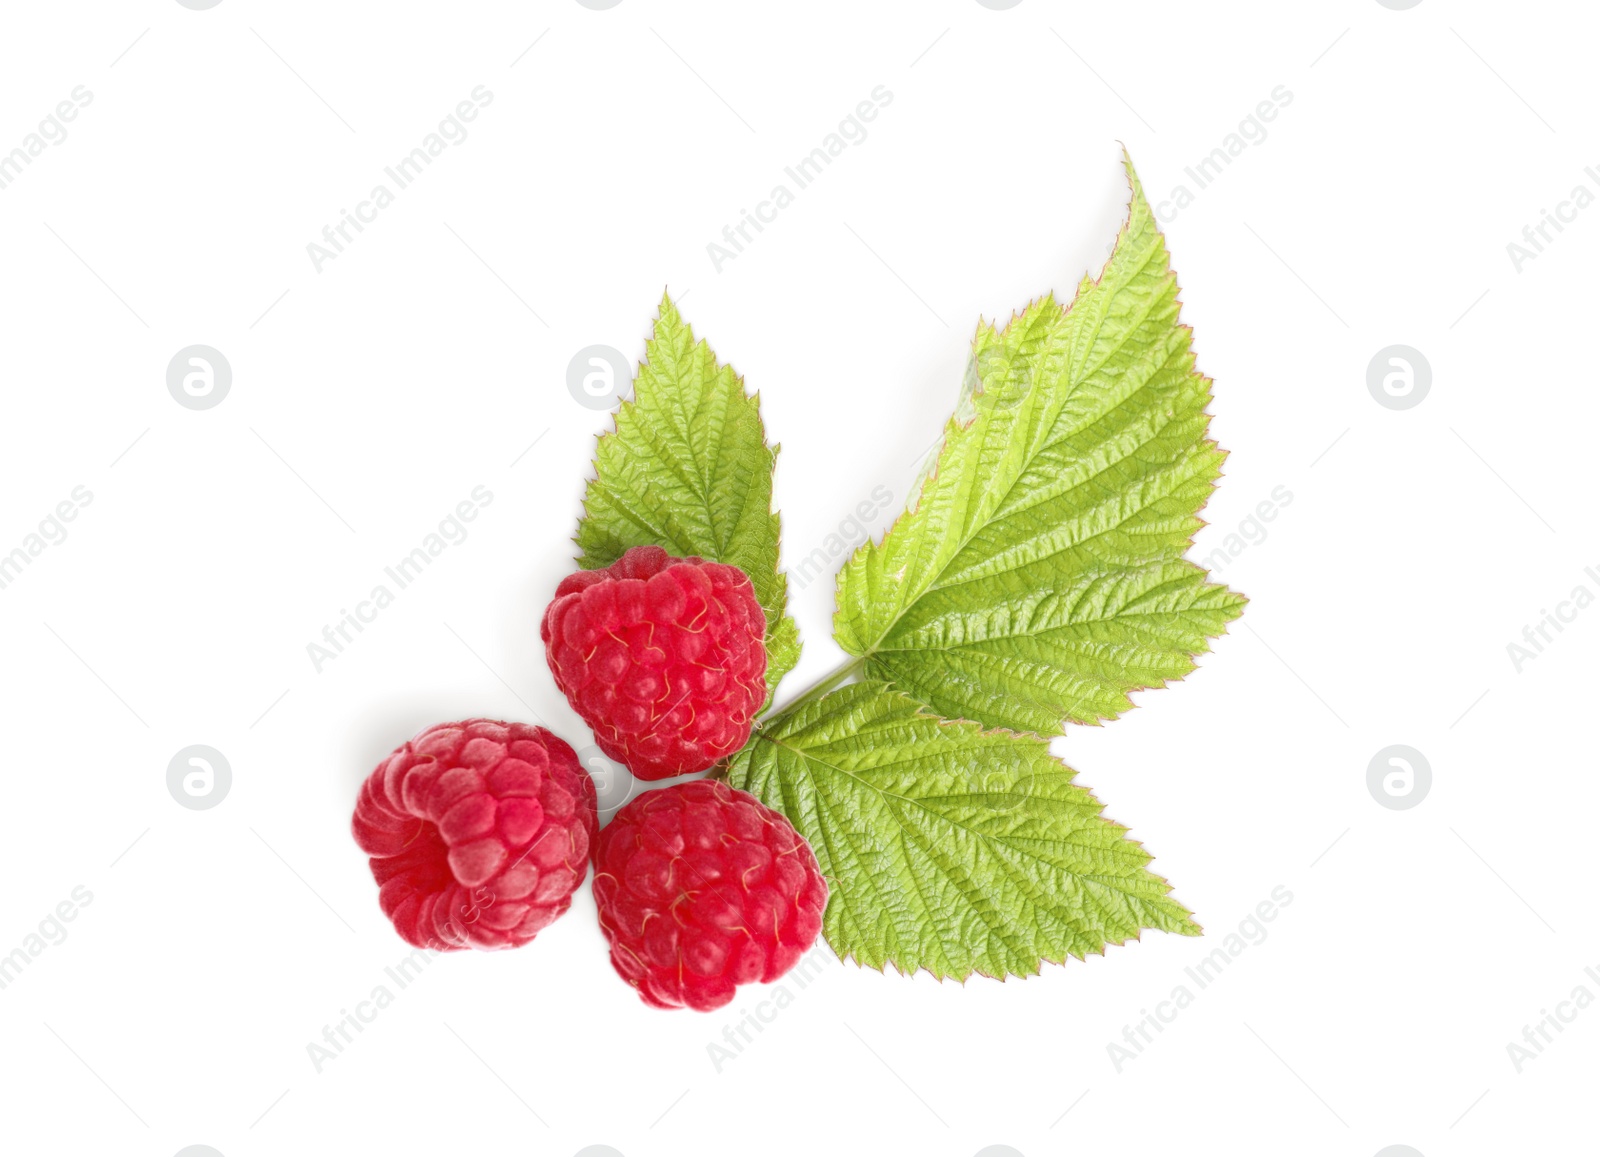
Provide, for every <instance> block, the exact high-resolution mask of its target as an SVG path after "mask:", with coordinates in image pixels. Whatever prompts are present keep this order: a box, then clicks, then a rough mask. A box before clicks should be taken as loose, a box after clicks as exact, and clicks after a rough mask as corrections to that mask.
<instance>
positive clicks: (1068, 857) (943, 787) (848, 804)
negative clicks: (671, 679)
mask: <svg viewBox="0 0 1600 1157" xmlns="http://www.w3.org/2000/svg"><path fill="white" fill-rule="evenodd" d="M1075 774H1076V773H1075V772H1073V770H1072V769H1071V768H1069V767H1067V766H1065V765H1064V764H1062V763H1061V762H1059V761H1058V760H1057V759H1055V758H1054V757H1053V756H1052V755H1051V754H1050V751H1049V746H1048V744H1047V743H1046V741H1045V740H1042V739H1039V738H1038V737H1036V736H1027V735H1017V734H1014V733H1011V732H1007V731H985V730H983V729H982V728H980V727H979V726H978V725H977V724H973V723H951V722H947V721H945V720H942V719H938V718H935V717H934V716H932V715H929V714H927V713H926V712H925V711H924V710H922V708H921V707H920V706H919V705H918V704H917V703H915V702H914V701H913V700H911V699H910V698H908V697H907V696H905V695H903V694H900V693H899V692H896V691H893V690H891V689H889V688H888V687H886V686H884V685H883V684H881V683H857V684H854V685H852V686H848V687H845V688H843V689H841V690H838V691H834V692H832V693H831V694H829V695H826V696H824V697H823V698H821V699H818V700H816V701H814V702H811V703H807V704H804V705H802V706H801V707H800V708H799V709H798V710H796V711H795V712H793V713H792V714H791V715H789V716H788V717H786V718H785V719H783V720H781V721H779V722H776V723H775V724H773V725H772V726H771V728H770V729H769V730H764V731H761V732H759V733H758V734H757V736H756V739H755V741H754V742H753V743H752V744H751V745H750V746H749V747H747V748H746V749H745V750H744V751H742V752H740V753H739V755H737V756H735V757H734V760H733V763H732V765H731V766H730V768H729V776H728V782H729V783H730V784H731V785H732V786H733V787H736V788H740V789H742V790H745V791H748V792H751V793H753V794H755V795H756V796H758V797H760V799H761V800H762V801H763V802H764V803H766V804H767V805H768V806H769V807H773V808H776V809H777V810H779V811H782V812H783V813H784V814H785V815H787V816H788V817H789V819H790V820H791V821H793V823H794V825H795V827H797V828H798V829H799V831H800V833H801V835H803V836H805V838H806V840H807V841H808V842H809V843H810V844H811V847H812V849H813V850H814V851H815V852H816V854H817V859H818V861H819V862H820V863H821V866H822V871H823V874H824V875H825V876H827V877H828V883H829V888H830V894H829V898H828V909H827V913H826V915H825V917H824V924H823V931H824V934H825V935H826V936H827V938H828V943H829V944H831V945H832V946H833V948H834V951H836V952H837V953H838V954H839V955H840V956H841V957H853V958H854V959H855V960H857V961H858V962H860V963H861V964H865V965H868V966H870V967H873V968H880V969H881V968H884V967H886V966H888V965H893V966H894V967H895V968H897V969H899V970H900V971H901V972H905V973H911V972H915V971H917V970H918V969H921V968H925V969H927V970H928V971H929V972H931V973H933V975H934V976H937V977H939V978H941V979H943V978H944V977H947V976H948V977H956V978H959V979H964V978H966V977H968V976H970V975H972V974H973V973H979V974H981V975H984V976H1007V975H1014V976H1030V975H1033V974H1035V973H1037V972H1038V971H1039V965H1040V963H1041V962H1042V961H1047V960H1048V961H1051V962H1053V963H1062V962H1064V961H1065V960H1066V958H1067V957H1068V956H1073V957H1077V958H1079V959H1082V958H1083V957H1084V956H1085V955H1087V954H1089V953H1097V952H1103V951H1104V949H1105V946H1106V945H1107V944H1122V943H1124V942H1125V941H1127V940H1130V939H1133V940H1136V939H1138V937H1139V932H1140V930H1141V929H1144V928H1155V929H1160V930H1162V931H1166V932H1178V933H1182V934H1185V935H1199V932H1200V929H1199V926H1198V925H1196V924H1195V923H1194V921H1193V920H1192V918H1191V917H1190V915H1189V913H1188V911H1187V910H1186V909H1185V908H1184V907H1183V906H1182V905H1181V904H1179V903H1178V902H1177V901H1175V900H1173V899H1172V898H1171V897H1170V896H1169V895H1168V894H1167V893H1168V891H1169V890H1170V889H1169V887H1168V885H1167V882H1166V881H1165V880H1163V879H1161V877H1159V876H1156V875H1154V874H1153V873H1151V872H1150V871H1148V870H1147V869H1146V867H1145V865H1146V864H1148V863H1149V861H1150V857H1149V855H1147V854H1146V853H1145V851H1144V849H1143V848H1141V847H1140V845H1139V844H1138V843H1136V842H1134V841H1133V840H1130V839H1128V838H1127V835H1126V834H1125V833H1126V829H1125V828H1123V827H1121V826H1120V825H1118V824H1115V823H1112V822H1111V821H1110V820H1107V819H1105V818H1104V817H1103V816H1101V814H1100V808H1101V805H1100V804H1099V802H1098V801H1096V800H1095V798H1094V796H1093V795H1091V794H1090V793H1089V792H1088V791H1087V790H1086V789H1084V788H1082V787H1079V786H1077V785H1076V784H1074V783H1073V782H1072V780H1073V776H1074V775H1075Z"/></svg>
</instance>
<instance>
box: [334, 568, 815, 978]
mask: <svg viewBox="0 0 1600 1157" xmlns="http://www.w3.org/2000/svg"><path fill="white" fill-rule="evenodd" d="M540 633H541V634H542V636H543V638H544V643H545V648H546V652H545V653H546V658H547V659H548V661H549V664H550V670H551V672H552V673H553V674H554V675H555V679H556V684H557V686H559V687H560V688H561V691H562V693H563V694H565V695H566V697H567V700H568V702H570V703H571V704H572V706H573V708H574V709H575V710H576V711H577V712H578V714H579V715H581V716H582V717H583V719H584V721H585V722H586V723H588V724H589V726H590V728H591V729H592V730H593V732H594V737H595V743H596V744H597V745H598V746H599V747H600V749H601V750H602V751H604V752H605V753H606V754H607V755H608V756H610V757H611V758H612V759H615V760H618V761H619V762H621V763H623V764H625V765H626V766H627V767H628V768H629V770H630V771H632V772H633V774H634V775H635V776H637V777H639V778H640V779H645V780H656V779H663V778H666V777H668V776H673V775H681V774H685V773H687V772H695V771H703V770H705V769H706V768H708V767H710V766H712V765H713V764H714V763H716V762H717V761H718V760H720V759H722V758H724V757H726V756H729V755H732V754H733V753H735V752H737V751H738V750H739V749H740V748H742V747H743V746H744V745H745V743H746V742H747V741H748V740H749V738H750V732H751V728H752V726H753V722H754V718H755V714H756V712H757V711H758V710H759V709H760V707H761V704H762V703H763V701H764V700H765V698H766V670H767V655H766V648H765V645H764V642H763V640H764V638H765V634H766V619H765V616H764V615H763V614H762V610H761V604H760V603H759V602H758V601H757V600H756V596H755V590H754V588H753V586H752V585H751V583H750V579H749V578H748V577H747V576H746V575H745V574H744V572H742V571H740V570H739V569H738V568H737V567H732V566H727V565H724V564H720V563H713V562H706V561H705V560H704V559H699V558H672V557H670V556H668V554H667V553H666V551H664V550H662V549H661V548H660V547H634V548H633V549H632V550H629V551H628V552H627V553H625V554H624V555H623V556H622V557H621V558H620V559H619V560H618V561H617V562H615V563H613V564H612V565H611V566H609V567H606V568H605V569H603V570H591V571H580V572H578V573H577V574H573V575H569V576H568V577H567V578H565V579H563V580H562V582H561V584H560V586H559V587H557V589H556V594H555V598H554V600H553V601H552V602H551V603H550V606H549V608H548V609H547V610H546V612H545V616H544V620H543V623H542V626H541V632H540ZM351 828H352V831H353V832H354V834H355V839H356V843H357V844H358V845H359V846H360V847H361V850H362V851H364V852H366V853H367V855H368V856H369V857H370V863H371V867H372V876H373V879H375V880H376V881H377V883H378V905H379V907H380V908H381V909H382V910H383V913H384V915H385V916H387V917H388V918H389V919H390V921H391V922H392V923H393V924H394V928H395V931H396V932H398V933H399V934H400V936H401V938H403V939H404V940H405V941H407V942H408V943H410V944H414V945H416V946H417V947H419V948H432V949H436V950H440V951H453V950H457V949H463V948H480V949H494V948H516V947H520V946H521V945H524V944H526V943H528V942H529V941H530V940H532V939H533V938H534V937H535V936H536V935H537V934H538V933H539V932H540V931H541V930H542V929H544V928H546V927H548V926H549V924H550V923H551V922H552V921H554V920H555V919H556V918H557V917H558V916H560V915H561V914H562V913H563V912H565V911H566V910H567V909H568V908H569V907H570V906H571V904H572V895H573V893H574V892H575V891H576V890H577V888H578V886H579V885H580V884H581V883H582V882H583V879H584V876H585V875H586V874H587V871H588V866H589V858H590V856H591V855H593V856H594V858H595V879H594V896H595V903H596V905H597V907H598V909H599V915H600V927H601V929H602V930H603V931H604V933H605V936H606V939H607V941H608V942H609V943H610V946H611V962H612V965H613V966H614V967H615V968H616V970H617V972H618V973H619V974H620V975H621V976H622V978H623V979H624V980H625V981H627V982H628V983H629V984H630V985H632V986H633V987H634V989H635V990H637V992H638V993H639V995H640V997H641V998H642V999H643V1000H644V1001H645V1003H646V1004H649V1005H653V1006H655V1007H657V1008H694V1009H700V1010H708V1009H713V1008H720V1007H721V1006H722V1005H725V1004H727V1003H728V1002H729V1001H730V1000H732V999H733V994H734V990H735V988H736V987H737V986H738V985H741V984H750V983H754V982H757V981H763V982H765V981H772V980H776V979H777V978H778V977H779V976H782V975H783V974H784V973H785V972H787V971H788V970H789V969H790V968H792V967H793V966H794V964H795V963H796V962H797V961H798V960H799V959H800V956H801V955H802V954H803V953H804V952H805V951H806V950H807V949H808V948H810V947H811V945H812V944H813V943H815V941H816V938H817V935H818V933H819V931H820V930H821V928H822V911H823V908H824V907H825V905H826V904H827V900H828V887H827V884H826V882H825V881H824V880H823V877H822V873H821V871H820V870H819V869H818V867H817V858H816V856H815V855H813V854H812V851H811V848H810V846H809V845H807V844H806V842H805V840H803V839H802V838H801V837H800V835H799V833H798V832H796V831H795V829H794V827H793V825H792V824H790V823H789V821H788V820H787V819H785V818H784V817H783V816H782V815H781V814H780V813H778V812H775V811H773V810H772V809H771V808H768V807H766V806H765V805H763V804H762V803H761V802H760V801H759V800H757V799H756V798H755V797H754V796H752V795H749V794H747V793H745V792H742V791H735V790H733V789H732V788H730V787H728V786H727V785H726V784H723V783H720V782H716V781H713V780H696V781H694V782H690V783H683V784H678V785H676V786H671V787H664V788H660V789H657V790H654V791H647V792H645V793H644V794H643V795H642V796H640V797H639V798H638V799H636V800H634V801H633V802H632V803H630V804H628V805H627V806H626V807H624V808H623V809H622V810H621V811H619V812H618V813H617V815H616V817H615V818H614V819H613V820H612V822H611V824H610V825H609V826H608V827H607V828H606V829H605V830H604V831H603V832H601V831H599V830H598V829H599V823H598V811H597V807H596V793H595V785H594V782H593V780H591V779H590V778H589V776H588V774H587V773H586V772H585V771H584V769H583V767H582V765H581V764H580V763H579V762H578V757H577V756H576V755H575V754H574V753H573V750H572V748H571V747H569V746H568V745H567V744H566V743H564V742H563V741H562V740H560V739H558V738H557V737H556V736H554V735H552V734H551V733H550V732H549V731H546V730H545V729H544V728H542V727H533V726H529V725H527V724H523V723H502V722H497V721H495V720H491V719H468V720H464V721H462V722H459V723H441V724H438V725H436V726H433V727H430V728H428V729H427V730H425V731H423V732H422V733H421V734H419V735H418V736H416V738H414V739H413V740H411V741H410V742H408V743H403V744H401V745H400V747H398V748H396V749H395V751H394V753H393V754H392V755H390V756H389V757H388V758H387V759H385V760H384V761H383V762H382V763H380V764H379V765H378V767H377V769H376V770H374V771H373V772H372V774H371V775H369V776H368V777H367V779H366V782H365V783H363V784H362V786H361V792H360V795H359V797H358V798H357V801H356V809H355V815H354V817H353V818H352V820H351Z"/></svg>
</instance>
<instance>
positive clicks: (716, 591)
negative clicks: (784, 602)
mask: <svg viewBox="0 0 1600 1157" xmlns="http://www.w3.org/2000/svg"><path fill="white" fill-rule="evenodd" d="M766 631H767V621H766V616H765V615H764V614H763V613H762V611H761V604H760V603H759V602H757V601H756V593H755V588H754V587H753V586H751V584H750V580H749V578H747V577H746V576H745V574H744V572H743V571H741V570H740V569H739V568H738V567H733V566H726V565H724V564H721V563H714V562H706V561H705V560H703V559H699V558H682V559H680V558H671V557H669V556H668V555H667V552H666V551H664V550H662V549H661V548H660V547H659V546H636V547H634V548H633V549H632V550H629V551H628V552H627V553H626V554H624V555H623V556H622V557H621V558H620V559H618V560H617V561H616V562H614V563H612V564H611V565H610V566H608V567H606V568H605V569H603V570H588V571H579V572H577V573H576V574H571V575H568V576H567V577H566V578H565V579H563V580H562V581H561V585H560V586H558V587H557V588H556V597H555V601H553V602H552V603H551V604H550V607H549V609H548V610H547V611H546V612H545V616H544V623H543V625H542V626H541V628H540V634H541V635H542V636H543V638H544V645H545V657H546V658H547V659H548V660H549V663H550V671H551V673H552V674H553V675H554V676H555V680H556V686H558V687H560V688H561V692H562V694H564V695H565V696H566V697H567V702H569V703H571V704H572V708H573V710H575V711H576V712H577V713H578V714H579V715H580V716H582V717H583V721H584V722H585V723H587V724H588V725H589V727H590V728H591V729H592V730H593V731H594V739H595V743H596V744H597V745H598V746H599V748H600V750H601V751H603V752H605V753H606V754H607V755H609V756H610V757H611V758H612V759H615V760H617V761H618V762H619V763H623V764H626V765H627V767H628V768H629V770H631V771H632V772H633V774H634V775H636V776H638V777H639V778H640V779H651V780H654V779H665V778H667V777H668V776H673V775H683V774H685V773H686V772H691V771H704V770H705V769H706V768H708V767H710V766H711V765H712V764H714V763H716V762H717V760H719V759H722V758H723V757H724V756H728V755H732V754H733V753H734V752H736V751H738V750H739V749H740V748H741V747H743V746H744V745H745V742H746V741H747V740H748V739H749V738H750V727H751V724H752V723H753V721H754V719H755V715H756V712H757V711H758V710H760V708H761V704H762V702H763V701H764V700H765V698H766V693H767V689H766V674H767V652H766V648H765V647H764V646H763V644H762V640H763V638H764V637H765V636H766Z"/></svg>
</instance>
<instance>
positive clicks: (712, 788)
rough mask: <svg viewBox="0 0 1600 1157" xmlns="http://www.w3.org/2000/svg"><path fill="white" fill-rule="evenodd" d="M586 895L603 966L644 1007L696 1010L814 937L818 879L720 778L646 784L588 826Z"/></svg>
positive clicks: (804, 854) (756, 803)
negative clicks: (590, 888) (606, 961)
mask: <svg viewBox="0 0 1600 1157" xmlns="http://www.w3.org/2000/svg"><path fill="white" fill-rule="evenodd" d="M594 898H595V903H596V905H597V906H598V907H599V909H600V927H601V929H602V930H603V931H604V932H605V934H606V939H607V940H609V941H610V942H611V963H612V966H613V967H615V968H616V970H617V972H618V973H619V974H621V976H622V979H624V980H626V981H627V982H628V983H629V984H631V985H633V987H634V988H636V989H637V990H638V992H639V996H640V997H641V998H642V999H643V1000H644V1002H645V1003H646V1004H648V1005H652V1006H653V1007H655V1008H681V1007H685V1006H687V1007H689V1008H694V1009H699V1010H700V1011H701V1012H707V1011H709V1010H711V1009H713V1008H721V1007H722V1006H723V1005H725V1004H727V1003H728V1002H729V1001H730V1000H732V999H733V990H734V987H735V986H736V985H740V984H750V983H752V982H754V981H757V980H759V981H762V982H767V981H773V980H776V979H778V977H780V976H782V975H783V974H784V973H785V972H788V971H789V969H790V968H792V967H794V964H795V962H796V961H798V960H799V959H800V956H801V954H802V953H804V952H805V951H806V949H808V948H810V947H811V945H812V944H813V943H814V942H815V941H816V938H817V933H818V932H819V931H820V930H821V928H822V909H823V908H824V907H825V906H826V904H827V902H828V885H827V882H826V881H825V880H824V879H823V878H822V872H821V871H820V870H819V869H818V867H817V857H816V856H815V855H813V854H812V852H811V846H810V845H809V844H807V843H806V842H805V840H803V839H801V838H800V833H799V832H797V831H795V830H794V826H793V825H792V824H790V823H789V821H788V820H787V819H785V818H784V817H783V816H782V815H780V814H779V813H778V812H775V811H773V810H772V809H771V808H769V807H766V806H765V805H764V804H762V803H761V801H760V800H758V799H756V797H755V796H753V795H750V794H748V793H747V792H742V791H735V790H734V789H733V788H731V787H729V786H728V785H727V784H725V783H718V782H717V781H715V780H709V779H700V780H695V781H693V782H691V783H683V784H677V785H675V786H673V787H664V788H660V789H658V790H656V791H647V792H645V793H644V794H643V795H642V796H640V797H639V798H638V799H636V800H634V801H633V802H632V803H630V804H628V805H627V806H626V807H624V808H623V809H622V810H621V811H619V812H618V813H617V815H616V818H615V819H613V820H612V821H611V823H610V824H608V825H607V826H606V828H605V830H604V831H602V832H601V833H600V842H599V845H598V847H597V849H596V853H595V873H594Z"/></svg>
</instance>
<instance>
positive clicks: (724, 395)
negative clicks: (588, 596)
mask: <svg viewBox="0 0 1600 1157" xmlns="http://www.w3.org/2000/svg"><path fill="white" fill-rule="evenodd" d="M633 390H634V392H633V399H632V400H631V401H627V402H624V403H623V404H622V407H621V408H620V409H619V410H618V412H617V421H616V429H615V430H614V431H612V432H611V433H608V434H605V435H604V436H602V437H601V438H600V441H599V444H598V445H597V447H596V449H595V477H594V479H593V481H591V482H590V483H589V489H588V492H587V494H586V495H585V499H584V516H583V518H582V519H581V520H580V521H579V523H578V535H577V539H576V541H577V544H578V546H579V548H580V549H581V550H582V552H583V553H582V555H581V556H580V557H579V559H578V564H579V565H580V566H582V567H584V568H585V569H590V570H592V569H594V568H596V567H603V566H610V565H611V564H612V563H614V562H616V561H617V559H619V558H621V557H622V554H623V552H624V551H626V550H627V549H628V548H629V547H633V546H660V547H663V548H665V549H666V551H667V553H668V554H672V555H678V556H680V557H681V556H687V555H699V556H700V557H702V558H707V559H711V560H713V561H715V562H725V563H731V564H732V565H734V566H737V567H739V568H740V569H741V570H743V571H744V572H745V573H746V574H748V575H749V576H750V581H751V582H752V583H754V584H755V589H756V597H757V598H758V599H759V600H760V601H761V608H762V610H764V611H765V612H766V616H767V640H766V645H767V694H768V696H769V698H770V696H771V694H772V692H773V690H774V689H776V688H777V686H778V681H779V680H780V679H782V678H783V676H784V675H786V674H787V673H788V672H789V671H790V670H791V669H792V668H793V667H794V665H795V662H796V661H797V660H798V659H799V658H800V635H799V631H798V630H797V629H796V627H795V623H794V620H793V619H792V618H790V617H789V616H788V614H787V613H785V599H786V591H787V587H788V580H787V579H786V578H785V576H784V575H783V574H782V573H781V572H779V570H778V515H777V513H776V512H775V511H774V510H773V509H772V469H773V463H774V460H775V457H776V453H777V451H776V449H775V448H774V447H770V446H768V445H767V441H766V435H765V433H764V431H763V429H762V426H761V409H760V400H759V398H757V397H751V396H749V395H747V394H746V393H745V392H744V382H743V381H742V380H740V378H739V377H738V375H736V374H735V373H734V372H733V370H732V368H730V367H729V366H726V365H718V364H717V358H716V355H715V354H713V353H712V352H711V347H710V346H708V345H707V344H706V343H705V342H704V341H700V342H696V341H695V338H694V331H693V330H692V329H691V328H690V327H689V325H688V324H687V323H686V322H685V321H684V320H683V319H682V318H681V317H680V316H679V315H678V310H677V307H676V306H674V305H673V304H672V301H671V299H670V298H668V297H666V296H665V295H663V296H662V299H661V313H660V317H658V318H657V320H656V325H655V335H654V336H653V337H652V338H651V339H650V341H649V342H648V343H647V344H646V346H645V361H644V363H643V364H642V365H641V366H640V367H639V373H638V375H637V376H636V377H635V378H634V387H633Z"/></svg>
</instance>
